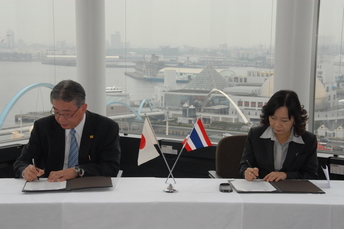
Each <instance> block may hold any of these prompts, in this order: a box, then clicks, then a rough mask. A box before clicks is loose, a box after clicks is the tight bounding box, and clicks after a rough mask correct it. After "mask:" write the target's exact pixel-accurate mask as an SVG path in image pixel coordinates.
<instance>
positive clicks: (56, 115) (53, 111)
mask: <svg viewBox="0 0 344 229" xmlns="http://www.w3.org/2000/svg"><path fill="white" fill-rule="evenodd" d="M80 107H81V106H80ZM80 107H78V109H76V111H75V112H74V113H73V114H60V113H59V112H55V108H54V107H52V108H51V110H50V113H51V114H53V115H55V118H59V117H60V116H63V117H64V118H65V119H71V118H73V116H74V115H75V113H76V112H77V111H78V110H79V109H80Z"/></svg>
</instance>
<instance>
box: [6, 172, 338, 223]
mask: <svg viewBox="0 0 344 229" xmlns="http://www.w3.org/2000/svg"><path fill="white" fill-rule="evenodd" d="M165 180H166V179H163V178H120V179H119V178H113V179H112V181H113V183H114V184H116V187H115V188H109V189H98V190H80V191H69V192H68V191H57V192H35V193H23V192H21V190H22V188H23V186H24V183H25V181H24V180H23V179H0V225H1V228H2V229H5V228H35V229H39V228H49V229H55V228H68V229H70V228H82V229H85V228H96V229H101V228H106V229H108V228H162V229H168V228H174V229H175V228H197V229H199V228H216V229H220V228H235V229H239V228H244V229H246V228H247V229H253V228H312V229H314V228H321V229H324V228H343V225H344V181H331V188H325V185H326V181H312V182H314V183H315V184H317V185H318V186H319V187H321V188H322V189H323V190H324V191H325V192H326V194H277V193H274V194H266V193H265V194H238V193H236V192H235V191H234V192H232V193H221V192H219V191H218V186H219V184H220V183H222V182H226V181H227V180H226V179H181V178H180V179H176V182H177V183H176V184H174V187H175V188H176V189H177V190H178V192H176V193H165V192H163V189H165V188H166V187H167V184H166V183H165Z"/></svg>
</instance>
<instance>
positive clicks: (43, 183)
mask: <svg viewBox="0 0 344 229" xmlns="http://www.w3.org/2000/svg"><path fill="white" fill-rule="evenodd" d="M66 187H67V181H62V182H48V181H47V179H40V180H35V181H31V182H26V183H25V186H24V190H25V191H49V190H61V189H65V188H66Z"/></svg>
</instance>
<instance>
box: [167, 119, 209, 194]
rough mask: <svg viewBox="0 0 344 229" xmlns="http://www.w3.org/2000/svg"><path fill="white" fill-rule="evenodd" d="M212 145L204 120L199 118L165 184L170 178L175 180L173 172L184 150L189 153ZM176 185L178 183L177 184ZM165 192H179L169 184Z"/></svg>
mask: <svg viewBox="0 0 344 229" xmlns="http://www.w3.org/2000/svg"><path fill="white" fill-rule="evenodd" d="M211 145H212V143H211V142H210V139H209V137H208V135H207V133H206V131H205V129H204V126H203V123H202V119H201V118H198V119H197V121H196V122H195V124H194V127H193V129H192V130H191V131H190V134H189V135H188V136H187V137H186V138H185V140H184V141H183V147H182V149H181V150H180V152H179V155H178V157H177V159H176V161H175V162H174V164H173V166H172V168H171V169H170V173H169V174H168V176H167V179H166V181H165V183H167V181H168V179H169V178H170V176H171V177H172V178H173V180H174V177H173V174H172V172H173V170H174V168H175V166H176V164H177V162H178V160H179V158H180V155H181V154H182V152H183V150H184V148H185V149H186V150H187V151H191V150H195V149H198V148H202V147H206V146H211ZM175 183H176V182H175ZM164 191H165V192H169V193H171V192H176V191H177V190H175V189H174V188H173V185H172V184H169V186H168V187H167V188H166V189H164Z"/></svg>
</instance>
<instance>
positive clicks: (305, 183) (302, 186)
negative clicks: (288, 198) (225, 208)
mask: <svg viewBox="0 0 344 229" xmlns="http://www.w3.org/2000/svg"><path fill="white" fill-rule="evenodd" d="M230 183H231V185H232V186H233V188H234V189H235V190H236V191H237V192H238V193H318V194H323V193H325V192H324V191H323V190H321V189H320V188H319V187H318V186H316V185H315V184H313V183H312V182H310V181H309V180H300V179H295V180H282V181H274V182H267V181H264V180H260V179H256V180H253V181H247V180H244V179H239V180H234V181H230Z"/></svg>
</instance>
